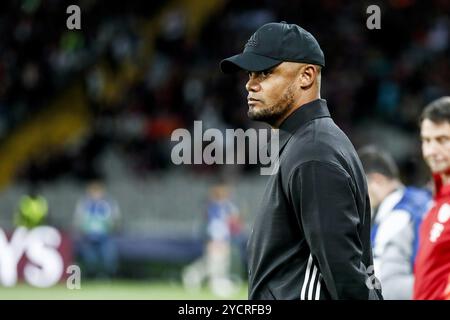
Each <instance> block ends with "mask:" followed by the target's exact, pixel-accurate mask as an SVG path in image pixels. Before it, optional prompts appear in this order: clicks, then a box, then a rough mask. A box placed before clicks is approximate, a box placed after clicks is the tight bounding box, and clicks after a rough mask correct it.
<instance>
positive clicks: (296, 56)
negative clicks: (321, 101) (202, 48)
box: [220, 21, 325, 73]
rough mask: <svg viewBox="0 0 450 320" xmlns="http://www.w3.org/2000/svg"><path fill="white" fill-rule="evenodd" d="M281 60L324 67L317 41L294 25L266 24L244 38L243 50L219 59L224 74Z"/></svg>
mask: <svg viewBox="0 0 450 320" xmlns="http://www.w3.org/2000/svg"><path fill="white" fill-rule="evenodd" d="M283 61H291V62H302V63H311V64H315V65H319V66H322V67H324V66H325V58H324V56H323V52H322V49H321V48H320V46H319V43H318V42H317V40H316V39H315V38H314V37H313V35H312V34H311V33H309V32H308V31H306V30H305V29H303V28H301V27H299V26H298V25H296V24H288V23H286V22H284V21H282V22H279V23H275V22H272V23H267V24H265V25H263V26H262V27H260V28H259V29H258V30H256V32H255V33H254V34H253V35H252V36H251V37H250V39H249V40H248V41H247V44H246V45H245V47H244V51H243V52H242V53H240V54H237V55H235V56H232V57H230V58H227V59H224V60H222V61H221V62H220V69H221V70H222V72H224V73H232V72H236V71H239V70H246V71H255V72H257V71H263V70H267V69H270V68H272V67H275V66H276V65H278V64H280V63H281V62H283Z"/></svg>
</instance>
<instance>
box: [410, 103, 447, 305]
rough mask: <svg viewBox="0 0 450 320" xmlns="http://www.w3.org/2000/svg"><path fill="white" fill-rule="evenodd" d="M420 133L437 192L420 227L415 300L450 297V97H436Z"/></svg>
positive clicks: (424, 116)
mask: <svg viewBox="0 0 450 320" xmlns="http://www.w3.org/2000/svg"><path fill="white" fill-rule="evenodd" d="M420 134H421V139H422V154H423V157H424V159H425V161H426V163H427V164H428V166H429V168H430V170H431V173H432V175H433V179H434V183H435V194H434V204H433V207H432V208H431V210H430V211H429V212H428V213H427V215H426V217H425V219H424V221H423V223H422V226H421V228H420V244H419V252H418V256H417V259H416V264H415V277H416V279H415V284H414V299H416V300H443V299H447V300H450V97H443V98H440V99H438V100H435V101H433V102H432V103H430V104H429V105H428V106H427V107H426V108H425V109H424V111H423V113H422V116H421V119H420Z"/></svg>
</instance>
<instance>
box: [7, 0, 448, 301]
mask: <svg viewBox="0 0 450 320" xmlns="http://www.w3.org/2000/svg"><path fill="white" fill-rule="evenodd" d="M71 4H74V2H73V1H57V0H23V1H22V0H21V1H2V2H1V3H0V12H1V13H0V37H1V41H0V227H1V229H2V230H3V231H4V232H5V233H6V234H7V235H8V239H11V235H12V234H13V232H14V231H15V230H16V227H17V225H16V223H15V218H14V217H15V215H16V214H17V211H18V210H19V209H18V208H19V207H20V203H21V201H22V200H23V196H24V195H26V194H28V193H29V191H30V188H33V189H34V190H35V191H36V190H37V191H36V192H38V193H39V194H40V195H41V196H42V197H43V198H44V199H45V200H46V203H47V205H48V217H47V218H46V224H48V225H51V226H52V227H54V228H56V230H58V231H59V232H60V236H61V237H62V239H63V242H64V244H65V247H64V249H61V250H64V252H63V253H62V255H63V256H64V266H66V265H70V264H75V263H77V243H78V242H77V241H78V240H79V239H78V238H77V232H76V230H75V228H74V215H75V211H76V207H77V203H78V201H79V199H80V198H82V197H83V195H84V193H85V190H86V186H87V185H88V184H89V183H90V182H91V181H92V180H97V181H99V180H100V181H102V183H103V185H104V187H105V190H106V191H107V193H108V194H109V195H110V196H111V197H112V198H113V199H114V201H115V202H116V203H117V204H118V207H119V208H120V213H121V218H120V223H119V224H118V227H117V229H116V231H115V232H114V233H113V234H112V237H113V239H114V242H115V244H116V248H117V252H118V259H119V263H118V269H117V270H116V271H115V273H114V277H113V278H109V279H107V280H96V279H95V277H91V278H89V277H88V278H84V277H83V272H82V279H81V288H82V289H81V290H68V289H67V288H66V286H65V279H66V278H67V275H63V276H62V277H61V281H60V284H58V285H55V286H52V287H51V288H46V289H38V288H32V287H31V286H30V284H28V283H27V281H25V280H24V272H23V270H22V269H23V265H24V264H26V262H24V259H25V260H26V258H24V257H22V259H21V263H19V265H18V266H17V268H18V277H19V281H18V283H17V284H16V285H14V286H12V287H6V286H5V285H2V284H1V281H0V299H8V298H38V299H39V298H44V299H47V298H48V299H65V298H68V299H71V298H73V299H91V298H93V299H101V298H105V299H109V298H110V299H115V298H125V299H126V298H136V299H187V298H188V299H196V298H198V299H210V298H211V299H212V298H217V295H214V294H213V293H212V292H211V291H210V290H208V288H204V287H203V288H202V289H198V290H197V291H195V292H192V291H189V290H188V289H186V288H185V287H183V284H182V276H181V275H182V270H183V268H184V267H185V266H187V265H188V264H189V263H191V262H192V261H194V260H195V259H197V258H198V257H200V256H201V254H202V252H203V240H204V231H203V230H204V215H205V210H206V209H205V207H206V204H207V200H208V194H209V192H210V189H211V186H213V185H214V184H216V183H217V181H219V180H221V179H223V178H224V177H225V178H227V183H228V184H229V185H230V186H231V190H232V201H233V203H234V205H235V206H236V207H237V208H238V209H239V212H240V217H241V219H242V222H243V229H242V232H241V235H242V237H241V238H240V240H239V241H238V242H237V243H236V246H235V250H234V251H233V252H232V253H233V254H232V261H233V263H232V266H233V270H234V271H233V272H234V275H235V276H236V277H237V278H238V279H240V280H239V286H238V288H237V290H236V291H235V292H234V293H233V294H230V295H227V296H226V297H227V298H233V299H241V298H242V299H245V298H246V286H245V277H246V275H245V272H244V270H245V265H244V264H245V259H243V257H244V256H245V238H246V235H247V234H248V230H249V229H250V227H249V225H250V223H251V221H252V217H253V216H254V215H255V214H256V210H257V205H258V203H259V197H260V195H261V194H262V191H263V188H264V181H265V177H263V176H260V175H259V170H257V169H258V168H257V166H252V165H224V166H207V165H186V166H175V165H173V164H172V163H171V161H170V152H171V147H172V146H173V143H172V142H171V141H170V135H171V133H172V131H173V130H174V129H176V128H188V129H191V128H192V125H193V121H194V120H202V121H203V126H204V129H207V128H219V129H222V130H223V129H225V128H243V129H247V128H251V127H257V128H259V127H262V126H261V125H260V124H257V123H253V122H251V121H249V120H248V119H247V116H246V101H245V96H246V94H245V92H244V90H243V89H244V83H245V75H235V76H230V77H228V76H223V75H222V74H220V71H219V69H218V63H219V61H220V60H221V59H222V58H224V57H226V56H229V55H232V54H235V53H237V52H239V51H241V50H242V47H243V44H244V43H245V42H246V40H247V39H248V37H249V36H250V35H251V34H252V33H253V32H254V31H255V30H256V29H257V28H258V27H259V26H260V25H262V24H264V23H266V22H271V21H281V20H285V21H288V22H290V23H298V24H299V25H301V26H303V27H304V28H306V29H307V30H309V31H310V32H311V33H312V34H314V35H315V36H316V38H317V39H318V41H319V43H320V44H321V46H322V49H323V50H324V52H325V57H326V63H327V66H326V68H325V69H324V71H323V81H322V82H323V83H322V97H324V98H325V99H327V101H328V105H329V106H330V111H331V113H332V115H333V117H334V120H335V121H336V122H337V124H338V125H339V126H340V127H341V128H342V129H343V130H344V131H345V132H346V133H347V134H348V136H349V137H350V138H351V140H352V142H353V143H354V145H355V146H356V147H357V148H358V147H361V146H363V145H366V144H376V145H378V146H380V147H382V148H384V149H386V150H387V151H389V152H391V153H392V154H393V156H394V157H395V159H396V160H397V162H398V164H399V165H400V168H401V173H402V178H403V180H404V181H405V182H406V183H408V184H415V185H421V184H424V183H425V182H426V181H427V177H428V172H427V171H426V169H425V167H424V165H423V162H422V160H421V156H420V147H419V139H418V130H417V125H416V124H417V119H418V115H419V114H420V112H421V110H422V108H423V107H424V106H425V104H426V103H428V102H429V101H431V100H433V99H435V98H437V97H440V96H442V95H445V94H446V95H448V94H449V93H450V66H449V62H450V59H449V58H450V47H449V29H450V28H449V27H450V25H449V23H450V21H449V12H450V1H447V0H432V1H419V0H390V1H343V0H341V1H330V0H320V1H317V0H316V1H312V0H308V1H274V0H264V1H256V0H251V1H239V0H208V1H204V0H174V1H163V0H155V1H117V0H113V1H95V0H85V1H77V2H76V4H78V5H79V6H80V8H81V30H68V29H67V28H66V19H67V18H68V16H69V15H68V14H67V13H66V8H67V7H68V6H69V5H71ZM371 4H377V5H379V6H380V8H381V17H382V18H381V29H380V30H368V29H367V28H366V19H367V17H368V15H367V14H366V8H367V6H368V5H371ZM1 250H4V251H5V250H6V249H5V248H2V247H1V246H0V275H1V272H3V277H7V276H8V275H5V274H6V273H8V272H9V271H5V270H6V269H5V268H6V267H5V264H3V267H2V261H1V259H2V252H1ZM5 252H6V251H5ZM3 259H6V258H4V257H3ZM2 268H3V270H2ZM82 271H83V269H82ZM0 278H1V277H0Z"/></svg>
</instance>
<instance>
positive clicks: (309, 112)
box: [279, 99, 330, 153]
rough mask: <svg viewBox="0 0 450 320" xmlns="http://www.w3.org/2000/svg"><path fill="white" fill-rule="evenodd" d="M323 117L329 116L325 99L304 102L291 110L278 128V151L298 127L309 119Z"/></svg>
mask: <svg viewBox="0 0 450 320" xmlns="http://www.w3.org/2000/svg"><path fill="white" fill-rule="evenodd" d="M324 117H330V112H329V111H328V107H327V101H326V100H325V99H316V100H313V101H311V102H308V103H305V104H303V105H302V106H300V107H299V108H297V109H296V110H295V111H294V112H292V113H291V114H290V115H289V117H287V118H286V119H285V120H284V121H283V123H282V124H281V125H280V128H279V129H280V136H279V138H280V153H281V151H282V150H283V148H284V146H285V145H286V143H287V142H288V141H289V139H290V138H291V137H292V136H293V135H294V133H295V132H296V131H297V130H298V129H300V128H301V127H302V126H304V125H305V124H306V123H308V122H309V121H311V120H314V119H318V118H324Z"/></svg>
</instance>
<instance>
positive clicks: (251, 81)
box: [245, 78, 261, 92]
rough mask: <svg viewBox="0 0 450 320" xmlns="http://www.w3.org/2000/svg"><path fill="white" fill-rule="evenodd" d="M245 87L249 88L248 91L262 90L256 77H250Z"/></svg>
mask: <svg viewBox="0 0 450 320" xmlns="http://www.w3.org/2000/svg"><path fill="white" fill-rule="evenodd" d="M245 89H247V91H248V92H257V91H259V90H261V85H260V84H259V83H258V81H256V80H255V79H254V78H250V79H248V81H247V83H246V84H245Z"/></svg>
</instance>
